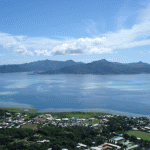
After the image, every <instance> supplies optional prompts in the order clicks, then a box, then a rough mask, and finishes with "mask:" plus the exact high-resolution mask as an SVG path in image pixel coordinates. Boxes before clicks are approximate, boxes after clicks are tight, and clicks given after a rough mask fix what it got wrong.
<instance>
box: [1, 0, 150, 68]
mask: <svg viewBox="0 0 150 150" xmlns="http://www.w3.org/2000/svg"><path fill="white" fill-rule="evenodd" d="M149 58H150V3H149V1H148V0H144V1H139V0H138V1H136V0H105V1H104V0H103V1H102V0H50V1H49V0H36V1H31V0H26V1H23V0H10V1H6V0H3V1H0V64H1V65H2V64H18V63H25V62H32V61H37V60H44V59H49V60H63V61H64V60H68V59H72V60H74V61H82V62H86V63H88V62H92V61H96V60H100V59H107V60H108V61H113V62H114V61H115V62H121V63H129V62H138V61H143V62H147V63H150V59H149Z"/></svg>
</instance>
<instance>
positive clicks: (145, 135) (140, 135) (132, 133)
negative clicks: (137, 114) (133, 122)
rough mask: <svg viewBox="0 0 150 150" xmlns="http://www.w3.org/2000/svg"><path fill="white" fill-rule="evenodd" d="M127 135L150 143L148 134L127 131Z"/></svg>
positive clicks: (149, 134)
mask: <svg viewBox="0 0 150 150" xmlns="http://www.w3.org/2000/svg"><path fill="white" fill-rule="evenodd" d="M127 134H128V135H130V136H131V135H134V136H136V137H139V138H141V139H143V140H148V141H150V133H145V132H141V131H129V132H127Z"/></svg>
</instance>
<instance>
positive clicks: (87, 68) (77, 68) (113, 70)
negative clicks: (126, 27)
mask: <svg viewBox="0 0 150 150" xmlns="http://www.w3.org/2000/svg"><path fill="white" fill-rule="evenodd" d="M141 73H150V64H147V63H143V62H138V63H129V64H122V63H117V62H109V61H107V60H105V59H102V60H99V61H94V62H91V63H87V64H79V65H72V66H66V67H63V68H60V69H56V70H49V71H46V72H42V73H41V74H141Z"/></svg>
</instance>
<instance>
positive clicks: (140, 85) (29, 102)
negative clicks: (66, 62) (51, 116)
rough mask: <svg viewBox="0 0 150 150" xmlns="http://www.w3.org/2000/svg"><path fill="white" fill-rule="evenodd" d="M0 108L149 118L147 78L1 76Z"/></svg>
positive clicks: (141, 76)
mask: <svg viewBox="0 0 150 150" xmlns="http://www.w3.org/2000/svg"><path fill="white" fill-rule="evenodd" d="M0 106H1V107H22V108H37V109H40V111H103V112H108V113H109V112H110V113H111V112H113V113H120V114H122V115H127V114H128V115H134V116H136V115H142V116H148V117H149V115H150V74H138V75H89V74H88V75H69V74H67V75H64V74H55V75H27V73H26V72H24V73H5V74H0Z"/></svg>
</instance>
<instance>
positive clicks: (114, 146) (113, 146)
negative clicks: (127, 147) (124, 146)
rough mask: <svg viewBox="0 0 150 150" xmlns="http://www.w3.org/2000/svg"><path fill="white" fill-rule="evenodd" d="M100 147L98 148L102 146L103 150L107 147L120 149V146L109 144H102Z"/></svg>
mask: <svg viewBox="0 0 150 150" xmlns="http://www.w3.org/2000/svg"><path fill="white" fill-rule="evenodd" d="M102 145H103V146H102ZM102 145H100V146H102V147H103V149H104V148H105V147H106V146H109V147H112V148H116V149H121V147H120V146H118V145H115V144H111V143H104V144H102ZM107 148H108V147H107Z"/></svg>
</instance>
